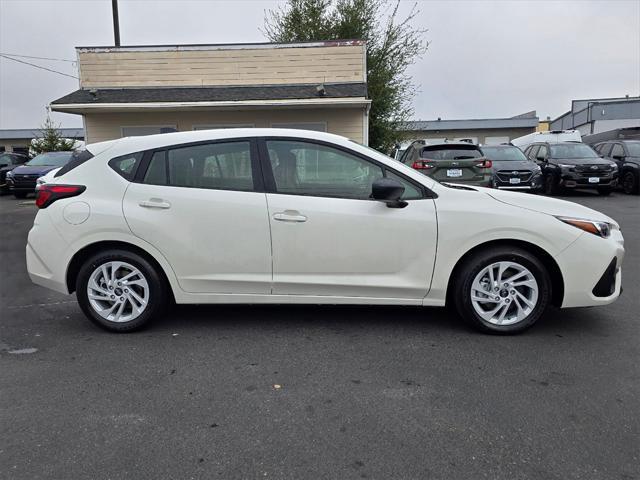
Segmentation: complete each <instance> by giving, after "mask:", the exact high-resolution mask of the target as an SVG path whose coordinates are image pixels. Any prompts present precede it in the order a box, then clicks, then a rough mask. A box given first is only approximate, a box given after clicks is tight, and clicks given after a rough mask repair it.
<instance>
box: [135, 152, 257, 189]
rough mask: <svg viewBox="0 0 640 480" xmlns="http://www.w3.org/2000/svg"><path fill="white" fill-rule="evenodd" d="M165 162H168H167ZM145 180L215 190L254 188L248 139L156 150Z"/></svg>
mask: <svg viewBox="0 0 640 480" xmlns="http://www.w3.org/2000/svg"><path fill="white" fill-rule="evenodd" d="M165 162H166V163H165ZM143 182H144V183H149V184H154V185H171V186H174V187H190V188H210V189H216V190H240V191H251V190H253V172H252V168H251V146H250V143H249V142H227V143H207V144H201V145H191V146H187V147H180V148H173V149H171V150H168V151H167V152H166V153H165V152H164V151H161V152H156V153H154V155H153V157H152V158H151V162H150V163H149V167H148V168H147V171H146V172H145V176H144V179H143Z"/></svg>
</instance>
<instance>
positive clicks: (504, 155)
mask: <svg viewBox="0 0 640 480" xmlns="http://www.w3.org/2000/svg"><path fill="white" fill-rule="evenodd" d="M482 153H483V154H484V156H485V158H487V159H489V160H491V163H492V167H491V173H492V174H493V180H492V185H491V186H492V187H493V188H500V189H506V190H533V191H537V190H540V189H541V188H542V187H543V183H542V170H541V168H540V167H539V166H538V164H537V163H536V162H534V161H532V160H529V159H528V158H527V157H526V156H525V155H524V153H522V150H520V149H519V148H518V147H514V146H512V145H491V146H485V147H482Z"/></svg>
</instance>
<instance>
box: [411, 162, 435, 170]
mask: <svg viewBox="0 0 640 480" xmlns="http://www.w3.org/2000/svg"><path fill="white" fill-rule="evenodd" d="M429 162H431V160H416V161H415V162H413V165H411V168H414V169H416V170H429V169H430V168H434V167H435V165H433V164H432V163H429Z"/></svg>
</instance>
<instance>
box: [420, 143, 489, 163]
mask: <svg viewBox="0 0 640 480" xmlns="http://www.w3.org/2000/svg"><path fill="white" fill-rule="evenodd" d="M481 156H482V152H481V151H480V150H479V149H478V148H466V147H464V146H460V147H453V146H434V147H424V148H423V149H422V152H421V154H420V158H428V159H431V160H464V159H465V158H479V157H481Z"/></svg>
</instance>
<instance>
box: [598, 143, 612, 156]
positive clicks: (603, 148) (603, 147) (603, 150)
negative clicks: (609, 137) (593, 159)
mask: <svg viewBox="0 0 640 480" xmlns="http://www.w3.org/2000/svg"><path fill="white" fill-rule="evenodd" d="M598 147H599V150H597V152H598V153H599V154H600V155H602V156H603V157H608V156H609V154H610V153H611V147H612V145H611V144H610V143H601V144H600V145H599V146H598Z"/></svg>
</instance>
